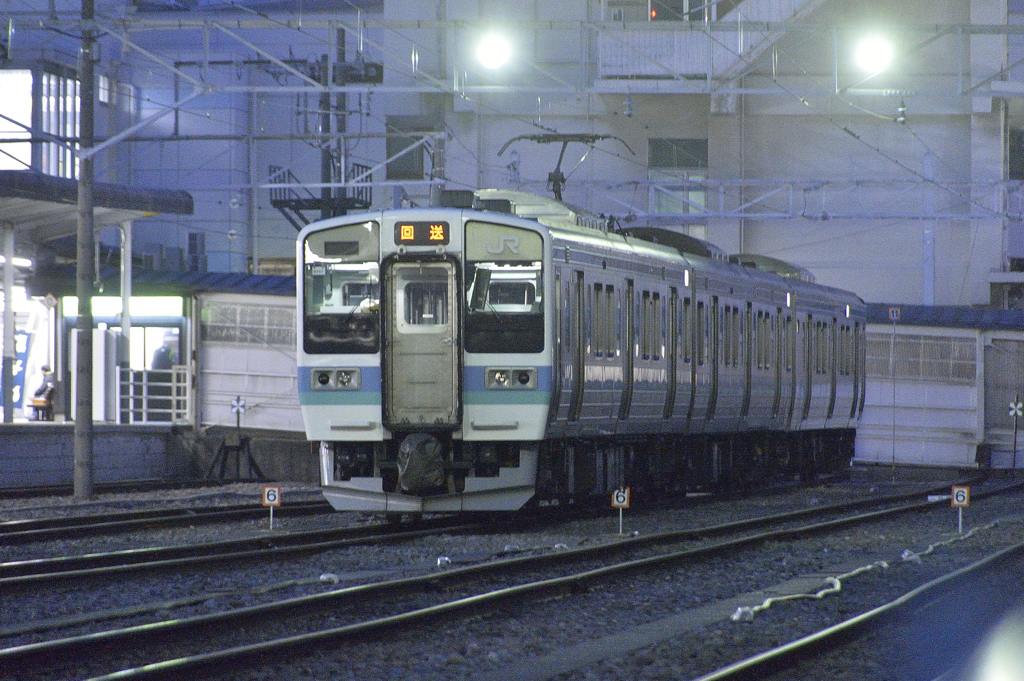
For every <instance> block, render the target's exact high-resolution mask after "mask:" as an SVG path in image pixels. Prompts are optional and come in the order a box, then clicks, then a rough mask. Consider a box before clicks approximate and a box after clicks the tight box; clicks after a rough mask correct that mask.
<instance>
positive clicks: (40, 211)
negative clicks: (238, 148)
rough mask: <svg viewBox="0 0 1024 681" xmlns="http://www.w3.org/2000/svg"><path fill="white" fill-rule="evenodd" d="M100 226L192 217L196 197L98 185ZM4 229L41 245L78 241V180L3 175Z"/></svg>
mask: <svg viewBox="0 0 1024 681" xmlns="http://www.w3.org/2000/svg"><path fill="white" fill-rule="evenodd" d="M93 206H94V208H93V221H94V224H95V226H96V227H104V226H107V225H115V224H118V223H121V222H125V221H128V220H137V219H139V218H143V217H148V216H151V215H157V214H159V213H170V214H174V215H191V214H192V211H193V203H192V196H191V195H190V194H189V193H188V192H183V191H173V190H167V189H140V188H137V187H128V186H126V185H120V184H109V183H104V182H96V183H94V184H93ZM0 224H8V225H12V226H13V227H14V229H15V230H16V231H17V232H19V233H20V234H23V235H25V236H27V237H28V238H29V239H30V240H31V241H34V242H35V243H40V244H41V243H45V242H47V241H53V240H55V239H61V238H64V237H68V236H73V235H75V234H76V233H77V231H78V181H77V180H69V179H67V178H63V177H54V176H52V175H44V174H42V173H37V172H35V171H31V170H0Z"/></svg>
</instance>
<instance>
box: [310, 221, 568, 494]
mask: <svg viewBox="0 0 1024 681" xmlns="http://www.w3.org/2000/svg"><path fill="white" fill-rule="evenodd" d="M467 215H476V219H472V218H470V219H469V220H467V221H466V222H465V223H464V221H463V213H462V212H461V211H453V210H448V211H441V212H438V211H432V212H430V213H424V212H422V211H420V212H414V211H406V212H388V213H383V214H377V215H376V216H375V219H371V220H364V221H360V222H357V223H355V224H353V223H348V224H345V223H344V222H343V219H338V220H334V221H331V222H330V223H327V224H322V225H319V226H311V227H308V228H306V230H304V231H303V233H302V234H300V240H299V258H300V262H301V263H302V268H301V270H302V274H301V275H300V280H299V284H298V285H299V292H300V295H299V305H300V308H301V309H300V310H299V319H300V320H301V322H300V330H301V333H300V338H299V339H298V343H299V357H300V361H299V367H300V368H299V392H300V403H301V405H302V412H303V418H304V421H305V425H306V434H307V437H308V438H309V439H310V440H312V441H315V442H318V443H319V444H318V453H319V456H320V463H321V480H322V484H323V489H324V495H325V497H326V498H327V499H328V501H330V502H331V504H332V505H333V506H334V507H335V508H338V509H344V510H367V511H384V512H403V513H418V512H431V511H458V510H513V509H515V508H519V507H520V506H522V505H523V504H524V503H526V502H527V501H528V500H529V499H530V498H531V497H532V496H533V495H534V485H535V481H536V468H537V446H536V441H538V440H540V439H541V438H542V437H543V429H544V425H545V423H546V414H547V403H548V400H549V395H550V388H549V387H548V386H549V384H550V370H548V369H546V368H545V360H546V355H545V346H546V343H545V338H546V330H545V329H546V327H545V318H546V315H545V314H544V306H545V304H546V299H545V298H546V297H545V296H544V294H543V292H544V285H543V282H544V270H543V265H542V263H543V253H544V239H543V236H542V234H541V232H540V230H536V229H534V230H531V229H529V228H523V226H518V227H513V226H509V225H504V224H499V223H497V222H496V221H491V220H487V219H480V217H481V216H480V215H479V214H467ZM350 219H351V218H350Z"/></svg>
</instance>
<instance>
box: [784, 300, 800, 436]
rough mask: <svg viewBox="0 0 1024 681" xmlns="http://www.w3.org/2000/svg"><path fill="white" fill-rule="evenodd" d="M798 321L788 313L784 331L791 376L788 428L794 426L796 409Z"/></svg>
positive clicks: (787, 407) (787, 363)
mask: <svg viewBox="0 0 1024 681" xmlns="http://www.w3.org/2000/svg"><path fill="white" fill-rule="evenodd" d="M796 331H797V330H796V322H794V321H793V317H792V315H789V314H787V315H786V326H785V330H784V331H783V342H784V344H785V346H786V348H785V351H784V352H785V353H786V358H785V362H786V372H787V374H788V376H789V378H788V380H789V385H788V386H787V393H788V395H789V397H788V398H787V400H788V404H787V406H786V429H787V430H788V429H790V428H792V427H793V411H794V410H795V409H796V337H797V333H796Z"/></svg>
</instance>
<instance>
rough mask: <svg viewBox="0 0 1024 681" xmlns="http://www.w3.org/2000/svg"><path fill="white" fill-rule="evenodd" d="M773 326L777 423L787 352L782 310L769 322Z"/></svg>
mask: <svg viewBox="0 0 1024 681" xmlns="http://www.w3.org/2000/svg"><path fill="white" fill-rule="evenodd" d="M769 322H770V324H771V331H770V333H771V337H772V344H773V345H774V346H775V347H774V352H773V353H771V356H772V361H773V362H775V371H774V372H773V374H774V376H773V378H774V381H773V382H774V383H775V389H774V390H773V391H772V392H774V397H772V421H776V420H777V419H778V418H779V407H780V406H781V405H782V366H783V361H784V353H785V352H786V350H785V348H784V347H783V338H784V337H785V336H784V330H783V329H784V327H783V325H782V308H781V307H779V308H775V316H774V317H772V318H771V319H770V320H769Z"/></svg>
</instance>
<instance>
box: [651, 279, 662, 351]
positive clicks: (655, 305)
mask: <svg viewBox="0 0 1024 681" xmlns="http://www.w3.org/2000/svg"><path fill="white" fill-rule="evenodd" d="M661 315H662V310H661V294H660V293H658V292H657V291H655V292H654V293H652V294H651V359H661V358H662V357H663V356H664V355H665V351H664V347H665V343H664V341H663V339H662V337H661V329H662V327H663V326H664V324H662V323H661Z"/></svg>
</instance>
